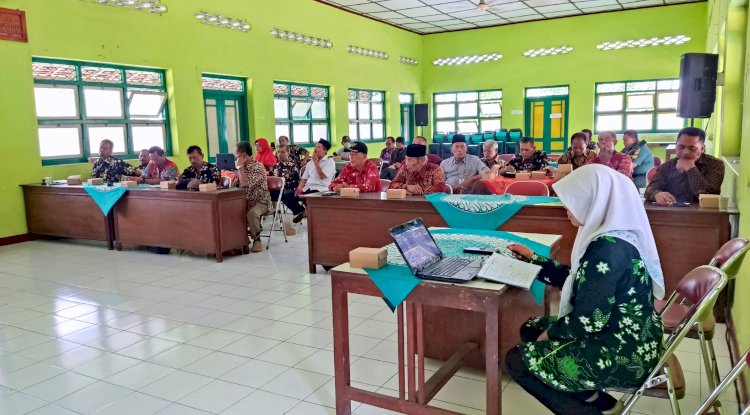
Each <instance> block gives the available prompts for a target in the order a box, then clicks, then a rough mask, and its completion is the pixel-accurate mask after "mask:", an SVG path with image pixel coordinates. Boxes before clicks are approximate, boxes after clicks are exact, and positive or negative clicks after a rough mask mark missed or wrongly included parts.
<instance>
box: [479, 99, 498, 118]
mask: <svg viewBox="0 0 750 415" xmlns="http://www.w3.org/2000/svg"><path fill="white" fill-rule="evenodd" d="M479 111H480V112H481V115H482V116H483V117H499V116H500V114H501V111H502V107H501V105H500V103H499V102H490V103H482V104H479Z"/></svg>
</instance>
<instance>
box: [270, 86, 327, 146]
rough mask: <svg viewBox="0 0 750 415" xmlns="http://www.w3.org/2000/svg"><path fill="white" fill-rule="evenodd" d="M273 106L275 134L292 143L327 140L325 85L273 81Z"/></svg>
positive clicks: (310, 142)
mask: <svg viewBox="0 0 750 415" xmlns="http://www.w3.org/2000/svg"><path fill="white" fill-rule="evenodd" d="M273 109H274V114H275V118H276V137H279V136H282V135H285V136H287V137H289V139H290V140H291V142H292V143H294V144H312V143H314V142H316V141H318V140H319V139H321V138H325V139H326V140H329V141H330V128H329V126H330V124H331V117H330V113H329V111H328V87H327V86H322V85H307V84H292V83H288V82H274V83H273Z"/></svg>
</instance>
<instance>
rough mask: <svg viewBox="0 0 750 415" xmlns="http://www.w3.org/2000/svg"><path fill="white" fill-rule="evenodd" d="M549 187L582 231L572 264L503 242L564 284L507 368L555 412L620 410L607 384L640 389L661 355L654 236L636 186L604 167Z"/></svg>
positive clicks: (549, 280) (660, 292)
mask: <svg viewBox="0 0 750 415" xmlns="http://www.w3.org/2000/svg"><path fill="white" fill-rule="evenodd" d="M552 188H553V189H554V190H555V193H556V194H557V195H558V196H559V197H560V201H561V202H562V203H563V205H565V207H566V208H567V210H568V218H569V219H570V221H571V223H573V226H576V227H578V234H577V235H576V239H575V242H574V243H573V251H572V253H571V266H570V267H568V266H565V265H561V264H559V263H556V262H553V261H550V260H549V259H546V258H544V257H540V256H539V255H536V254H534V253H532V252H531V250H529V248H527V247H525V246H523V245H518V244H513V245H510V246H509V247H508V248H509V249H510V250H511V251H512V252H513V254H514V255H515V256H516V258H518V259H521V260H526V261H530V262H533V263H536V264H539V265H541V266H542V271H541V272H540V273H539V276H538V277H537V278H538V279H539V280H541V281H542V282H544V283H545V284H549V285H552V286H555V287H558V288H562V294H561V298H560V311H559V313H558V317H540V318H534V319H531V320H529V321H528V322H527V323H526V324H524V325H523V326H522V327H521V341H522V343H521V344H520V345H518V346H516V347H515V348H513V349H511V350H510V351H509V352H508V355H507V356H506V359H505V362H506V367H507V370H508V373H509V374H510V375H511V376H512V377H513V379H514V380H515V381H516V382H517V383H518V384H519V385H521V387H523V388H524V389H525V390H526V391H527V392H529V393H530V394H531V395H533V396H534V397H536V398H537V399H538V400H539V401H540V402H542V403H543V404H544V405H545V406H546V407H547V408H549V409H550V410H551V411H553V412H554V413H555V414H575V415H586V414H618V413H620V411H621V410H622V404H621V403H620V402H618V401H617V400H616V399H615V398H613V397H612V396H610V395H609V394H607V393H605V392H604V391H603V389H605V388H612V387H637V386H640V385H641V383H642V381H643V380H644V379H645V378H646V376H648V374H649V372H650V371H651V370H653V369H654V367H655V365H656V363H657V362H658V360H659V357H660V356H661V353H662V336H663V326H662V322H661V318H660V317H659V315H658V314H657V313H656V312H655V311H654V307H653V298H654V297H656V298H659V299H661V298H663V297H664V276H663V274H662V270H661V265H660V263H659V257H658V254H657V252H656V244H655V242H654V237H653V234H652V233H651V227H650V225H649V222H648V218H647V217H646V211H645V210H644V208H643V203H642V202H641V199H640V196H639V194H638V191H637V190H636V188H635V186H633V183H632V182H631V181H630V180H628V178H627V177H625V176H624V175H622V174H620V173H618V172H616V171H615V170H612V169H611V168H609V167H607V166H603V165H586V166H582V167H580V168H578V169H576V170H575V171H573V173H571V174H570V175H569V176H567V177H566V178H564V179H562V180H561V181H559V182H557V183H555V184H553V185H552Z"/></svg>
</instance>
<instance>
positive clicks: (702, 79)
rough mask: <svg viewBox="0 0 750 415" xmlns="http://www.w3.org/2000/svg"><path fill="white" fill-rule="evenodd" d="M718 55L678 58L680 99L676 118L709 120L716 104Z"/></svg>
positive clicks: (705, 54) (688, 54)
mask: <svg viewBox="0 0 750 415" xmlns="http://www.w3.org/2000/svg"><path fill="white" fill-rule="evenodd" d="M718 68H719V55H714V54H711V53H686V54H684V55H682V58H680V98H679V100H678V101H677V116H679V117H682V118H709V117H710V116H711V113H712V112H714V103H715V102H716V77H717V70H718Z"/></svg>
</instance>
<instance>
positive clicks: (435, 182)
mask: <svg viewBox="0 0 750 415" xmlns="http://www.w3.org/2000/svg"><path fill="white" fill-rule="evenodd" d="M388 188H389V189H406V193H407V194H410V195H423V194H428V193H440V192H444V191H445V176H444V175H443V170H441V169H440V166H436V165H434V164H430V163H428V162H427V147H425V146H424V145H421V144H411V145H409V146H408V147H406V161H405V162H404V165H403V166H402V167H401V169H399V171H398V174H397V175H396V178H395V179H393V181H392V182H391V184H390V186H389V187H388Z"/></svg>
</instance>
